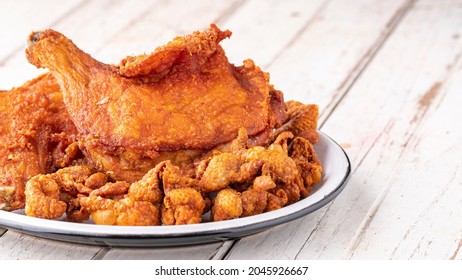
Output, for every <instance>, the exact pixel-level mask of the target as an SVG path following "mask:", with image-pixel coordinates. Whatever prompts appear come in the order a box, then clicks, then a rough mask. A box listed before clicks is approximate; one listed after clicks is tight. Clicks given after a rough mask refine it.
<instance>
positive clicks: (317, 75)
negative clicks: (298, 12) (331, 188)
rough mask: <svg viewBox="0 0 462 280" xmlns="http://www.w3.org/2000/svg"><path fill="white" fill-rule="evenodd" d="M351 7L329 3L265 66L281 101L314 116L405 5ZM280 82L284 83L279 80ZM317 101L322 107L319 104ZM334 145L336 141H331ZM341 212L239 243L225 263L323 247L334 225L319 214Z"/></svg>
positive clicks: (288, 256)
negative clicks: (315, 106) (307, 106)
mask: <svg viewBox="0 0 462 280" xmlns="http://www.w3.org/2000/svg"><path fill="white" fill-rule="evenodd" d="M356 3H358V2H356V1H355V2H354V3H353V2H349V1H332V2H329V4H328V5H327V7H326V8H325V10H323V11H321V12H320V14H319V15H318V19H317V20H314V21H313V22H312V23H311V24H310V25H309V26H307V28H306V30H305V31H304V32H303V33H302V34H300V37H299V40H297V41H295V42H294V43H293V44H292V45H291V46H289V47H288V49H287V52H284V53H282V55H281V56H280V57H279V58H278V59H277V60H276V61H275V62H274V63H273V64H271V66H270V67H269V68H270V73H271V74H272V77H275V76H276V77H277V78H276V80H278V81H279V82H281V83H278V81H276V82H275V84H276V87H279V88H283V87H281V85H282V86H285V89H284V88H283V90H284V94H285V96H286V97H287V98H286V99H290V98H295V99H297V100H300V101H303V102H314V103H320V110H321V112H323V110H324V109H325V107H326V106H327V104H328V101H327V100H330V99H332V98H333V97H334V96H335V95H336V94H338V92H337V90H336V89H337V88H339V87H341V84H342V83H343V82H344V81H345V80H347V79H349V78H348V77H349V76H351V71H357V70H356V69H355V68H356V65H357V62H358V61H359V60H361V59H363V60H364V59H366V58H367V59H371V58H372V54H369V52H370V51H369V50H370V48H371V46H375V45H376V44H377V42H383V36H386V35H387V34H386V32H390V31H391V29H390V26H387V24H389V23H390V21H392V19H394V18H396V15H397V14H398V15H401V14H402V11H401V10H402V8H403V7H406V2H405V1H394V2H391V1H363V2H360V3H358V4H356ZM392 5H393V6H392ZM363 14H370V16H364V17H363V16H362V15H363ZM371 15H374V16H371ZM353 26H360V27H361V28H358V29H356V28H353ZM355 30H356V32H355ZM365 57H366V58H365ZM331 59H332V60H331ZM288 71H290V72H288ZM355 74H356V75H357V74H359V73H355ZM278 76H279V77H278ZM283 78H286V80H284V81H283V80H281V79H283ZM316 84H317V86H316ZM311 86H316V89H315V90H313V92H311V93H310V92H309V91H310V87H311ZM303 87H304V88H305V89H304V90H303V91H301V90H298V88H300V89H301V88H303ZM321 99H323V100H325V102H320V101H321ZM371 110H372V109H371ZM356 112H357V114H356V115H357V116H358V113H360V112H361V111H360V110H358V109H357V108H356ZM373 116H375V114H373ZM358 117H361V116H358ZM344 122H345V120H340V121H339V125H340V126H341V125H343V123H344ZM346 129H348V131H351V133H352V132H354V131H355V130H352V129H351V128H347V127H342V128H341V129H340V130H341V131H345V130H346ZM334 139H337V138H336V137H335V135H334ZM339 139H340V140H341V139H342V138H339ZM354 180H356V178H355V177H353V178H352V179H351V181H352V182H350V185H352V183H353V184H354ZM347 188H350V187H347ZM341 196H342V197H343V196H344V195H343V194H342V195H341ZM347 205H348V206H346V207H349V205H351V204H347ZM346 210H347V209H345V208H343V209H334V210H330V206H329V205H328V206H326V207H325V208H323V209H321V210H320V211H319V213H314V214H312V215H309V216H307V217H306V218H303V219H300V220H297V221H295V222H292V223H289V224H287V225H284V226H281V227H277V228H274V229H272V230H270V231H266V232H263V233H260V234H259V235H256V236H252V237H249V238H245V239H242V240H240V241H239V242H237V244H236V245H235V246H234V247H233V248H232V250H231V251H230V253H229V254H228V258H229V259H246V258H252V259H293V258H297V257H299V250H300V248H302V247H303V246H304V244H305V243H306V242H307V241H309V240H311V237H312V236H316V241H317V242H319V243H320V244H326V242H327V239H328V238H329V235H327V236H325V235H323V234H322V232H324V231H325V230H326V228H329V230H331V228H333V229H332V230H334V231H335V227H336V226H337V225H338V223H339V221H332V220H330V221H329V222H328V223H329V224H327V225H326V224H325V221H324V217H323V213H325V212H328V211H329V212H330V211H334V212H335V213H338V214H339V215H341V213H342V212H343V211H346ZM355 230H356V227H355V226H352V227H351V228H350V231H353V232H354V231H355ZM346 242H347V244H348V242H349V240H348V239H347V241H346ZM344 246H346V245H344ZM263 248H266V250H264V249H263ZM335 257H338V255H337V256H335V255H334V256H333V258H335Z"/></svg>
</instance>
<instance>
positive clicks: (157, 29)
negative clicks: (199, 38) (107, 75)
mask: <svg viewBox="0 0 462 280" xmlns="http://www.w3.org/2000/svg"><path fill="white" fill-rule="evenodd" d="M241 2H242V1H241V0H233V1H214V0H205V1H184V0H173V1H160V2H159V3H158V4H157V5H156V7H157V6H158V8H153V9H149V10H147V11H146V13H145V14H144V15H143V17H141V18H138V19H136V21H134V22H133V23H132V24H130V25H128V26H126V28H124V29H122V30H120V31H119V32H117V33H115V34H114V35H113V36H112V37H110V38H109V39H108V40H107V41H106V42H105V43H104V44H101V45H100V47H99V48H98V49H97V50H96V53H97V54H98V57H100V58H101V60H103V61H108V62H114V63H118V62H119V61H120V60H121V59H122V58H124V57H125V56H127V55H138V54H141V53H150V52H152V51H153V50H154V49H155V48H156V47H158V46H161V45H163V44H165V43H167V42H169V41H171V40H172V39H173V38H174V37H176V36H180V35H185V34H190V33H191V32H193V31H196V30H205V29H207V28H208V27H209V25H210V24H211V23H214V22H216V21H217V20H219V19H220V18H222V17H226V16H227V15H228V14H230V13H231V14H232V12H233V11H234V10H235V9H238V8H239V6H240V4H241Z"/></svg>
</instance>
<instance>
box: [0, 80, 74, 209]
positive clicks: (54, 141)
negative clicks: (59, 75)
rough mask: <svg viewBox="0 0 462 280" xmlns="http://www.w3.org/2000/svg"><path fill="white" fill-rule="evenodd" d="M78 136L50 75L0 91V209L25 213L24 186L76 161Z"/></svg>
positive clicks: (54, 81)
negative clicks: (36, 178) (74, 141)
mask: <svg viewBox="0 0 462 280" xmlns="http://www.w3.org/2000/svg"><path fill="white" fill-rule="evenodd" d="M76 133H77V130H76V128H75V126H74V124H73V123H72V121H71V120H70V117H69V115H68V113H67V111H66V109H65V107H64V103H63V97H62V93H61V91H60V88H59V86H58V84H57V83H56V80H55V79H54V78H53V76H52V75H51V74H44V75H42V76H40V77H38V78H36V79H34V80H32V81H29V82H27V83H25V84H24V85H22V86H21V87H18V88H14V89H12V90H10V91H0V209H4V210H15V209H21V208H23V207H24V202H25V196H24V188H25V184H26V182H27V180H29V179H30V178H31V177H33V176H35V175H38V174H42V173H49V172H54V171H56V170H57V169H58V168H61V167H64V166H67V165H70V164H71V163H72V161H73V160H74V159H76V158H78V157H79V150H78V147H77V145H76V143H73V138H74V136H75V135H76Z"/></svg>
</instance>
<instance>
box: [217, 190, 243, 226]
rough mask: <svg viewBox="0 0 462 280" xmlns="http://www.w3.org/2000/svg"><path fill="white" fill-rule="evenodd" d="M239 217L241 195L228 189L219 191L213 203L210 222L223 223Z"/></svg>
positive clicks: (240, 213) (240, 212)
mask: <svg viewBox="0 0 462 280" xmlns="http://www.w3.org/2000/svg"><path fill="white" fill-rule="evenodd" d="M241 215H242V199H241V194H240V193H239V192H237V191H236V190H233V189H230V188H227V189H223V190H221V191H219V192H218V194H217V196H216V197H215V199H214V201H213V206H212V220H213V221H225V220H230V219H235V218H239V217H240V216H241Z"/></svg>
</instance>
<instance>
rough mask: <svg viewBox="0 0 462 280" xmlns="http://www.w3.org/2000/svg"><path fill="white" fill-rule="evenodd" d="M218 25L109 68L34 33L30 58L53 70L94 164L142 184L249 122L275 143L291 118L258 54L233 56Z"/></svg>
mask: <svg viewBox="0 0 462 280" xmlns="http://www.w3.org/2000/svg"><path fill="white" fill-rule="evenodd" d="M230 35H231V32H230V31H221V30H220V29H218V28H217V27H216V26H215V25H211V27H210V29H209V30H206V31H204V32H195V33H193V34H192V35H186V36H183V37H177V38H175V39H174V40H173V41H171V42H169V43H168V44H167V45H165V46H162V47H159V48H157V49H156V50H155V51H154V52H153V53H152V54H149V55H140V56H134V57H132V56H130V57H127V58H125V59H124V60H122V62H121V63H120V65H119V66H112V65H107V64H103V63H101V62H99V61H97V60H95V59H93V58H92V57H91V56H90V55H88V54H86V53H85V52H83V51H82V50H80V49H79V48H78V47H77V46H76V45H75V44H74V43H73V42H72V41H71V40H69V39H68V38H66V37H65V36H63V35H62V34H60V33H58V32H56V31H53V30H45V31H42V32H35V33H32V34H31V35H30V37H29V40H28V48H27V51H26V53H27V58H28V60H29V62H31V63H32V64H34V65H35V66H37V67H44V68H48V69H50V71H51V72H52V73H53V75H54V76H55V77H56V79H57V80H58V82H59V84H60V86H61V88H62V90H63V94H64V102H65V104H66V107H67V110H68V111H69V114H70V116H71V118H72V120H73V121H74V123H75V124H76V126H77V128H78V130H79V132H80V133H81V134H82V138H81V147H82V150H84V152H85V153H86V156H87V157H89V158H90V159H91V160H92V161H93V163H94V165H95V166H96V167H97V168H98V169H99V170H103V171H112V172H114V176H115V178H116V179H121V180H126V181H131V182H132V181H135V180H138V179H140V178H141V177H142V176H143V175H144V174H145V173H146V172H147V171H148V170H149V169H151V168H153V167H154V166H155V165H156V164H157V163H158V162H160V161H162V160H172V162H174V163H175V164H177V165H179V166H183V165H185V164H187V163H191V162H192V159H194V158H196V157H197V156H198V155H199V154H201V153H202V152H204V151H209V150H211V149H213V148H215V147H217V146H218V145H221V144H225V143H228V142H230V141H232V140H233V139H234V138H236V136H237V132H238V130H239V128H245V129H246V131H247V134H248V135H249V137H250V138H251V139H253V141H254V143H255V144H267V143H268V142H269V140H270V137H271V133H272V131H273V128H276V127H279V126H280V125H281V124H282V123H283V122H284V120H285V118H286V115H285V104H284V101H283V98H282V93H281V92H279V91H277V90H275V89H274V88H273V87H272V86H271V85H270V84H269V75H268V74H267V73H265V72H263V71H261V70H260V68H259V67H257V66H255V64H254V63H253V62H252V61H251V60H246V61H244V64H243V65H242V66H240V67H236V66H234V65H232V64H230V63H229V62H228V59H227V57H226V55H225V53H224V50H223V49H222V48H221V46H220V45H219V42H220V41H221V40H223V39H225V38H227V37H229V36H230Z"/></svg>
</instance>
